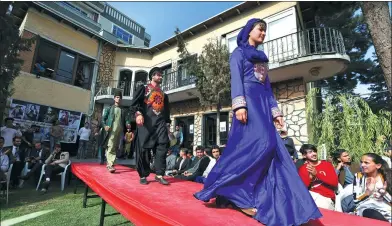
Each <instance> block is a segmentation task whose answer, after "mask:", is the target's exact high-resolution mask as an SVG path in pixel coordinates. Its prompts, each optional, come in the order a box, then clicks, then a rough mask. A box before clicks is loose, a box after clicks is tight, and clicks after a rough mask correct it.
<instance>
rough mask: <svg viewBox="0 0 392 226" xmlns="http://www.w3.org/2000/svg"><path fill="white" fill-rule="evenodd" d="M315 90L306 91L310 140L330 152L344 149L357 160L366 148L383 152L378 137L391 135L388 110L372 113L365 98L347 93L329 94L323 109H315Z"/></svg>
mask: <svg viewBox="0 0 392 226" xmlns="http://www.w3.org/2000/svg"><path fill="white" fill-rule="evenodd" d="M317 92H318V91H317V90H316V89H312V90H311V91H310V92H309V94H308V95H307V106H306V116H307V120H308V124H309V128H310V130H309V142H310V143H313V144H315V145H317V146H319V147H321V146H322V145H325V148H326V150H328V151H329V152H333V151H334V150H336V149H338V148H343V149H346V150H347V151H348V152H349V153H350V154H351V155H352V156H353V157H354V158H355V159H356V161H358V159H359V158H360V157H361V156H362V155H363V154H365V153H367V152H374V153H377V154H382V152H383V148H384V146H383V145H384V144H383V143H382V142H380V141H379V140H380V137H382V136H385V137H386V138H387V139H390V138H391V135H392V129H391V120H392V114H391V112H388V111H384V110H381V111H380V112H379V113H378V114H374V113H373V111H372V110H371V109H370V107H369V105H368V104H367V103H366V101H365V100H364V99H362V98H360V97H356V96H352V95H349V94H340V95H336V96H329V97H328V98H327V99H326V100H325V108H324V109H323V111H322V112H317V111H315V110H314V107H313V106H312V103H313V102H312V101H311V100H312V99H313V98H314V95H316V94H317ZM332 102H337V104H332ZM308 103H309V104H308Z"/></svg>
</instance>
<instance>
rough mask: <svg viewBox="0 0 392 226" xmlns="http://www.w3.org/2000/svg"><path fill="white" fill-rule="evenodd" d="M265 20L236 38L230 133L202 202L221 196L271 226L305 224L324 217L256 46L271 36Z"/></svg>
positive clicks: (200, 196)
mask: <svg viewBox="0 0 392 226" xmlns="http://www.w3.org/2000/svg"><path fill="white" fill-rule="evenodd" d="M266 30H267V25H266V23H265V22H264V21H263V20H260V19H251V20H249V21H248V22H247V24H246V26H245V27H244V28H243V29H242V30H241V32H240V33H239V35H238V37H237V44H238V47H237V48H236V49H235V50H234V52H233V53H232V55H231V59H230V70H231V97H232V109H233V111H234V112H235V117H234V118H233V122H232V127H231V130H230V137H229V140H228V142H227V146H226V148H225V151H224V152H223V154H222V156H221V157H220V159H219V161H217V163H216V165H215V167H214V168H213V169H212V171H211V172H210V174H209V175H208V177H207V179H206V182H205V184H204V189H203V190H202V191H200V192H198V193H196V194H195V197H196V198H197V199H199V200H202V201H209V200H210V199H212V198H215V197H216V198H217V200H216V202H217V205H219V206H228V205H232V206H234V207H236V208H238V209H240V210H241V211H243V212H244V213H246V214H248V215H251V216H253V217H254V218H255V219H256V220H258V221H260V222H261V223H263V224H266V225H268V226H278V225H279V226H285V225H301V224H303V223H306V222H308V221H309V220H310V219H316V218H320V217H321V216H322V215H321V213H320V211H319V209H318V208H317V206H316V205H315V203H314V201H313V199H312V197H311V196H310V194H309V191H308V190H307V188H306V187H305V185H304V183H303V182H302V180H301V179H300V177H299V175H298V173H297V170H296V168H295V166H294V164H293V161H292V159H291V158H290V155H289V153H288V152H287V150H286V148H285V146H284V144H283V142H282V139H281V138H280V136H279V134H278V133H277V131H276V128H275V127H274V122H275V123H276V124H278V125H280V126H283V117H282V114H281V113H280V111H279V109H278V105H277V102H276V100H275V98H274V95H273V93H272V90H271V84H270V80H269V78H268V58H267V56H266V55H265V54H264V52H263V51H259V50H257V49H256V48H257V46H258V45H260V44H262V43H263V41H264V38H265V35H266Z"/></svg>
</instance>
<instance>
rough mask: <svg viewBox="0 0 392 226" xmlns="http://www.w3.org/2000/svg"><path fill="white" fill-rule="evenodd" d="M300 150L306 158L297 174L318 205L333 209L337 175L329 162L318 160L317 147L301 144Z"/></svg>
mask: <svg viewBox="0 0 392 226" xmlns="http://www.w3.org/2000/svg"><path fill="white" fill-rule="evenodd" d="M300 152H301V154H302V156H303V157H304V158H305V159H306V161H305V163H304V165H302V166H301V167H300V168H299V170H298V173H299V176H300V177H301V179H302V181H303V182H304V184H305V185H306V187H307V188H308V189H309V190H310V194H311V195H312V197H313V200H314V201H315V203H316V205H317V206H318V207H321V208H324V209H329V210H334V209H335V204H334V201H335V190H336V189H337V187H338V177H337V175H336V172H335V169H334V167H333V165H332V164H331V163H330V162H327V161H319V160H318V156H317V148H316V147H315V146H314V145H311V144H304V145H302V147H301V149H300Z"/></svg>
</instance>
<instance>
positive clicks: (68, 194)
mask: <svg viewBox="0 0 392 226" xmlns="http://www.w3.org/2000/svg"><path fill="white" fill-rule="evenodd" d="M83 191H84V188H83V187H78V190H77V193H76V194H74V193H73V182H72V183H71V186H68V187H66V188H65V189H64V191H63V192H61V190H60V182H59V181H53V182H52V185H51V186H50V188H49V191H48V193H46V194H41V193H40V192H39V191H36V190H35V187H34V185H33V184H32V183H30V181H28V182H27V181H26V182H25V186H24V188H22V189H20V188H18V189H13V190H10V194H9V205H8V207H7V206H6V204H5V200H0V203H1V206H0V211H1V214H0V215H1V217H0V219H1V221H2V222H3V221H4V220H9V219H12V218H16V217H21V216H24V215H27V214H31V213H35V212H38V211H45V210H53V211H52V212H50V213H47V214H44V215H41V216H38V217H36V218H33V219H30V220H27V221H24V222H21V223H19V224H17V225H18V226H19V225H20V226H23V225H28V226H35V225H37V226H46V225H48V226H49V225H50V226H52V225H78V226H79V225H99V217H100V213H101V212H100V211H101V199H100V198H89V199H88V200H87V208H83V207H82V205H83V204H82V203H83ZM92 194H93V193H92V192H89V195H92ZM116 212H117V211H116V210H114V209H113V208H112V207H111V206H110V205H108V204H107V205H106V214H111V213H116ZM2 224H3V223H0V225H2ZM109 225H111V226H114V225H133V224H132V223H131V222H129V221H128V220H127V219H125V218H124V217H123V216H122V215H121V214H118V215H113V216H108V217H105V226H109Z"/></svg>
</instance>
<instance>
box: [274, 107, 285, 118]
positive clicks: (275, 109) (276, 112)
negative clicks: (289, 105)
mask: <svg viewBox="0 0 392 226" xmlns="http://www.w3.org/2000/svg"><path fill="white" fill-rule="evenodd" d="M271 111H272V117H273V118H276V117H281V116H283V114H282V112H281V111H280V110H279V108H278V107H273V108H271Z"/></svg>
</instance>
